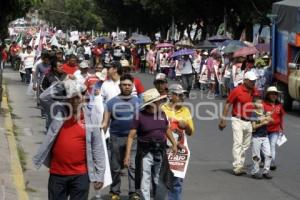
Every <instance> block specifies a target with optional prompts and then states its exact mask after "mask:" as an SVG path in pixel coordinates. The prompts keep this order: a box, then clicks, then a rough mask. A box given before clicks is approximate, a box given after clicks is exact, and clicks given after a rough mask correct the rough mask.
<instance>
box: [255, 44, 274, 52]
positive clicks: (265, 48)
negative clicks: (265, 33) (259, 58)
mask: <svg viewBox="0 0 300 200" xmlns="http://www.w3.org/2000/svg"><path fill="white" fill-rule="evenodd" d="M255 48H256V49H257V50H258V51H259V52H261V53H262V52H264V53H268V52H270V43H259V44H257V45H255Z"/></svg>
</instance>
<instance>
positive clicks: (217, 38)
mask: <svg viewBox="0 0 300 200" xmlns="http://www.w3.org/2000/svg"><path fill="white" fill-rule="evenodd" d="M207 40H208V41H210V42H224V41H225V40H230V38H229V37H227V36H225V35H214V36H212V37H210V38H208V39H207Z"/></svg>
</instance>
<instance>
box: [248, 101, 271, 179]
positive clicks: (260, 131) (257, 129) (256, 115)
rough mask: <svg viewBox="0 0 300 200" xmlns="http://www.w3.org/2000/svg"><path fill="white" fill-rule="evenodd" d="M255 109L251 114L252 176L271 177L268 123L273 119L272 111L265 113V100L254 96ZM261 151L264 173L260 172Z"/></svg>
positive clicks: (257, 177)
mask: <svg viewBox="0 0 300 200" xmlns="http://www.w3.org/2000/svg"><path fill="white" fill-rule="evenodd" d="M253 104H254V111H253V113H252V115H251V121H252V127H253V137H252V160H253V169H252V171H251V175H252V178H255V179H262V178H266V179H271V178H272V176H271V175H270V165H271V161H272V156H271V147H270V141H269V138H268V131H267V124H269V123H270V122H271V121H272V118H271V115H270V113H265V111H264V107H263V101H262V99H260V98H259V97H254V98H253ZM260 152H262V154H263V156H264V157H265V161H264V166H263V172H262V175H261V174H260V173H259V164H260V161H261V156H260Z"/></svg>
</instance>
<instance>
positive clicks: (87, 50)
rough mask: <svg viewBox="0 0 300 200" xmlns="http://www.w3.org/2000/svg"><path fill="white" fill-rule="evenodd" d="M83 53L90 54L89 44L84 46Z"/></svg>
mask: <svg viewBox="0 0 300 200" xmlns="http://www.w3.org/2000/svg"><path fill="white" fill-rule="evenodd" d="M84 54H88V55H89V56H91V55H92V51H91V47H90V46H84Z"/></svg>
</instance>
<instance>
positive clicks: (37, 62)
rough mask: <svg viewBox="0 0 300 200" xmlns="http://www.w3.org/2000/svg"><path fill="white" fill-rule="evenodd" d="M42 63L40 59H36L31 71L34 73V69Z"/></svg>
mask: <svg viewBox="0 0 300 200" xmlns="http://www.w3.org/2000/svg"><path fill="white" fill-rule="evenodd" d="M42 62H43V60H42V59H41V58H40V59H38V60H37V61H36V62H35V63H34V65H33V67H32V71H33V72H35V71H36V67H37V66H38V65H39V64H41V63H42Z"/></svg>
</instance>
